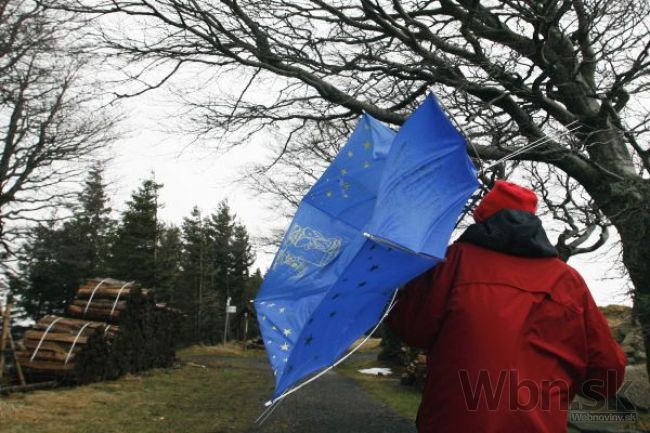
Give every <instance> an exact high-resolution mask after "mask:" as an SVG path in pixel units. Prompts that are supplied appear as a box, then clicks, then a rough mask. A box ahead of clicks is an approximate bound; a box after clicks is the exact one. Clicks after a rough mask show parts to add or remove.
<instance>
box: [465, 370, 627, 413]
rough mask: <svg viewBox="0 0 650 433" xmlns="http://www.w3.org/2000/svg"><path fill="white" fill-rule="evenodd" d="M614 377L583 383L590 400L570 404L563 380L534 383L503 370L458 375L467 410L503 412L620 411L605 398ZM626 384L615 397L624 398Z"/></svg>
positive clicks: (517, 373) (583, 391) (610, 400)
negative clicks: (475, 374)
mask: <svg viewBox="0 0 650 433" xmlns="http://www.w3.org/2000/svg"><path fill="white" fill-rule="evenodd" d="M617 374H618V373H617V371H615V370H611V371H608V372H607V376H606V379H605V380H587V381H585V382H584V383H583V384H582V385H581V391H582V394H583V395H588V396H590V397H591V398H590V399H589V400H584V401H581V402H580V403H579V404H576V402H574V403H573V405H571V401H570V400H569V395H571V394H572V393H571V392H570V387H571V384H570V383H568V382H567V381H565V380H561V379H555V380H544V381H541V382H539V381H533V380H531V379H525V378H520V377H519V372H518V371H517V370H516V369H513V370H502V371H501V372H499V374H498V377H495V375H494V374H490V373H489V372H488V371H487V370H481V371H479V372H478V375H477V376H476V377H474V378H472V377H470V374H469V373H468V372H467V371H466V370H460V371H459V372H458V376H459V379H460V384H461V387H462V392H463V396H464V399H465V404H466V406H467V409H468V410H469V411H476V410H503V408H504V407H507V408H508V409H509V410H512V411H532V410H542V411H549V410H552V411H556V410H568V409H569V406H570V405H571V409H572V410H573V411H576V410H577V411H621V408H620V407H616V403H615V400H613V399H607V398H606V397H607V396H606V393H605V390H606V387H607V383H618V382H617V380H616V375H617ZM610 381H611V382H610ZM629 385H630V383H629V382H627V381H626V382H624V383H623V385H622V386H621V387H620V389H619V390H618V395H619V396H620V395H624V394H625V391H626V390H627V388H628V387H629ZM576 391H578V390H577V389H576ZM504 399H507V402H506V401H504Z"/></svg>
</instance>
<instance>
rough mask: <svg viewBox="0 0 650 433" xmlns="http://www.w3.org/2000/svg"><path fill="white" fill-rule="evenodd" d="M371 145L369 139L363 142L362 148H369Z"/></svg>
mask: <svg viewBox="0 0 650 433" xmlns="http://www.w3.org/2000/svg"><path fill="white" fill-rule="evenodd" d="M371 147H372V144H370V142H369V141H366V142H365V143H363V148H364V149H366V150H370V148H371Z"/></svg>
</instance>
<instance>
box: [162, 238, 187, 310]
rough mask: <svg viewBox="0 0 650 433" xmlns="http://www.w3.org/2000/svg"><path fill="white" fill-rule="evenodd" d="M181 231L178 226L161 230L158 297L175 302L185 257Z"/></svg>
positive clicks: (164, 300) (171, 302) (168, 301)
mask: <svg viewBox="0 0 650 433" xmlns="http://www.w3.org/2000/svg"><path fill="white" fill-rule="evenodd" d="M182 245H183V243H182V240H181V231H180V230H179V228H178V227H176V226H173V225H171V226H168V227H163V229H162V230H161V232H160V240H159V247H158V250H159V251H158V260H157V266H158V273H157V278H158V286H157V287H156V299H157V300H159V301H160V302H166V303H170V304H173V303H174V302H175V300H176V296H177V295H178V293H177V287H178V285H179V284H180V282H181V278H182V275H181V273H182V268H181V261H182V258H183V251H182V250H183V246H182Z"/></svg>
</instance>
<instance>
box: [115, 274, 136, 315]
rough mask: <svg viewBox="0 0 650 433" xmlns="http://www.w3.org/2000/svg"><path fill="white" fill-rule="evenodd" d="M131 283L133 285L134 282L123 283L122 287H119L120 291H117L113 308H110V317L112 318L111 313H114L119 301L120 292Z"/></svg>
mask: <svg viewBox="0 0 650 433" xmlns="http://www.w3.org/2000/svg"><path fill="white" fill-rule="evenodd" d="M133 283H135V281H129V282H128V283H125V284H124V285H123V286H122V287H120V290H118V291H117V296H116V297H115V302H113V308H111V314H110V317H113V313H114V312H115V307H117V301H119V300H120V295H121V294H122V290H124V289H125V288H127V287H129V286H130V285H132V284H133Z"/></svg>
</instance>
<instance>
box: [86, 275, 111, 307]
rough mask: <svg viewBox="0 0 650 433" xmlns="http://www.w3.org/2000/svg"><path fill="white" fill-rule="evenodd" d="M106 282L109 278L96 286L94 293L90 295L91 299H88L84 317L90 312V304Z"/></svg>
mask: <svg viewBox="0 0 650 433" xmlns="http://www.w3.org/2000/svg"><path fill="white" fill-rule="evenodd" d="M106 280H107V278H104V279H103V280H101V281H100V282H99V284H97V285H96V286H95V288H94V289H93V291H92V293H90V298H88V303H87V304H86V308H84V316H85V315H86V313H87V312H88V307H90V303H91V302H92V301H93V297H94V296H95V292H96V291H97V289H99V288H100V287H101V286H102V284H104V283H105V282H106Z"/></svg>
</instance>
